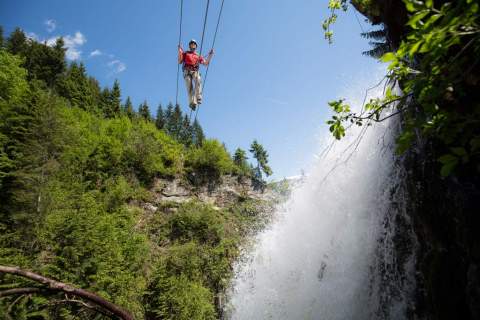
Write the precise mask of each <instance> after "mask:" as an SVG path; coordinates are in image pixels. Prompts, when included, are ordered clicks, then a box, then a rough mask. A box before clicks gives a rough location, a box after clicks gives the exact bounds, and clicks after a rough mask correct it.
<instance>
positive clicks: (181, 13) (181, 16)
mask: <svg viewBox="0 0 480 320" xmlns="http://www.w3.org/2000/svg"><path fill="white" fill-rule="evenodd" d="M182 20H183V0H180V32H179V35H178V46H179V47H180V45H181V44H182ZM177 59H178V57H177ZM179 77H180V63H178V61H177V93H176V94H175V105H178V79H179Z"/></svg>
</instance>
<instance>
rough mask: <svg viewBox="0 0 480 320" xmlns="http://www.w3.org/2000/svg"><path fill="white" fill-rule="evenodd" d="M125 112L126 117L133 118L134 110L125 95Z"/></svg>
mask: <svg viewBox="0 0 480 320" xmlns="http://www.w3.org/2000/svg"><path fill="white" fill-rule="evenodd" d="M124 112H125V114H126V115H127V117H129V118H130V119H133V118H135V110H133V104H132V101H131V100H130V97H127V101H126V102H125V111H124Z"/></svg>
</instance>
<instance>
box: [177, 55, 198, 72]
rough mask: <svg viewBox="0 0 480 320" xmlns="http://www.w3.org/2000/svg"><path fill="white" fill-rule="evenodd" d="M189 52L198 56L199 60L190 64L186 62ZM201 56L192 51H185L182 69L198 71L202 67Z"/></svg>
mask: <svg viewBox="0 0 480 320" xmlns="http://www.w3.org/2000/svg"><path fill="white" fill-rule="evenodd" d="M187 54H193V55H195V56H197V57H198V58H197V62H196V63H195V64H189V63H186V59H185V58H186V56H187ZM201 59H202V58H201V56H199V55H198V54H196V53H191V52H184V53H183V66H182V70H183V71H193V72H196V71H198V69H200V61H201Z"/></svg>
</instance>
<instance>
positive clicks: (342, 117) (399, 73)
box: [324, 0, 480, 176]
mask: <svg viewBox="0 0 480 320" xmlns="http://www.w3.org/2000/svg"><path fill="white" fill-rule="evenodd" d="M404 2H405V6H406V9H407V10H408V11H409V12H410V18H409V21H408V23H407V25H408V26H409V28H410V29H409V32H408V34H407V35H406V36H405V37H404V39H403V41H402V42H401V44H400V46H399V48H398V49H397V50H396V51H394V52H388V53H385V54H384V55H383V56H382V57H381V61H383V62H386V63H389V66H388V70H389V74H388V75H387V76H388V78H389V79H390V83H398V84H399V85H400V87H401V88H402V93H401V94H400V95H399V96H397V95H395V94H392V89H391V88H389V89H387V90H386V94H385V96H384V97H383V98H376V99H371V100H370V101H369V102H368V103H367V104H366V105H365V108H364V109H363V108H362V111H361V112H360V114H356V113H353V112H351V111H350V106H348V105H346V104H345V103H344V99H340V100H337V101H332V102H330V103H329V105H330V107H331V108H332V109H333V111H334V112H335V115H334V116H332V119H331V120H328V121H327V124H329V125H330V131H331V132H332V134H333V136H334V137H335V138H336V139H341V138H342V137H343V136H345V126H344V124H345V123H351V124H354V125H358V126H361V125H363V124H364V121H366V120H368V121H369V124H370V121H373V122H381V121H384V120H386V119H389V118H391V117H393V116H395V115H399V114H404V117H403V119H404V124H405V126H404V129H403V131H402V133H401V135H400V136H399V137H398V139H397V152H399V153H402V152H404V151H405V150H407V149H408V148H409V147H410V146H411V144H412V141H413V138H414V137H415V134H416V132H421V133H422V134H423V135H425V136H429V137H431V138H433V139H435V140H437V141H440V142H441V143H442V144H443V145H444V146H445V147H446V150H448V151H447V153H445V154H443V155H442V156H440V157H439V158H438V161H439V163H440V164H441V165H442V169H441V174H442V175H443V176H447V175H449V174H450V173H451V172H452V171H453V170H454V169H455V168H456V167H457V166H458V164H466V163H469V162H471V161H472V159H475V161H478V160H479V159H478V158H479V157H480V142H479V141H480V132H479V131H478V118H479V115H480V106H478V104H477V105H476V104H472V103H471V102H470V103H469V99H468V96H469V94H470V95H471V94H472V90H473V92H474V91H475V90H478V88H477V89H475V83H478V75H477V74H475V73H474V70H475V68H476V67H477V65H478V62H479V60H480V59H479V57H480V27H479V14H478V12H479V4H478V3H477V2H475V1H473V0H462V1H457V2H455V3H450V2H447V3H445V4H443V5H442V6H441V7H440V8H435V7H434V2H433V0H426V1H419V0H404ZM338 5H339V2H338V1H337V3H336V4H335V6H334V7H333V10H338V9H339V8H340V7H339V6H338ZM329 8H330V6H329ZM330 9H331V10H332V8H330ZM333 13H334V11H333ZM330 22H331V21H330V20H329V21H326V23H324V26H325V27H326V29H325V28H324V29H325V30H326V32H327V31H329V27H330V24H331V23H330ZM378 35H380V34H378ZM372 36H377V34H373V35H372ZM326 38H327V39H328V40H329V41H330V42H331V34H328V35H327V34H326ZM472 83H473V85H472ZM472 88H473V89H472ZM409 98H411V99H409ZM411 102H413V103H411ZM382 114H387V115H386V116H383V117H382ZM478 170H480V169H478Z"/></svg>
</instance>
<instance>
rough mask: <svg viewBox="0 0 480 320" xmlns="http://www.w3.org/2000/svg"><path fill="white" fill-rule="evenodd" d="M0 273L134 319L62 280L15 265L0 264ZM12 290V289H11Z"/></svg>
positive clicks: (124, 319)
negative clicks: (39, 284)
mask: <svg viewBox="0 0 480 320" xmlns="http://www.w3.org/2000/svg"><path fill="white" fill-rule="evenodd" d="M0 273H8V274H14V275H17V276H21V277H24V278H27V279H30V280H33V281H36V282H39V283H41V284H43V285H45V286H46V287H47V288H48V289H49V290H53V291H62V292H65V293H68V294H71V295H74V296H77V297H80V298H83V299H85V300H87V301H90V302H93V303H95V304H97V305H99V306H100V307H102V308H104V309H106V310H108V311H109V312H111V313H112V314H114V315H116V316H117V317H119V318H121V319H123V320H134V319H133V316H132V315H131V314H130V313H128V312H127V311H125V310H123V309H122V308H120V307H119V306H117V305H115V304H113V303H111V302H110V301H108V300H106V299H104V298H102V297H100V296H98V295H96V294H94V293H92V292H90V291H87V290H84V289H79V288H75V287H73V286H71V285H68V284H66V283H63V282H59V281H56V280H53V279H50V278H46V277H43V276H41V275H39V274H36V273H33V272H30V271H26V270H22V269H20V268H16V267H7V266H0ZM12 290H13V289H12Z"/></svg>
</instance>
